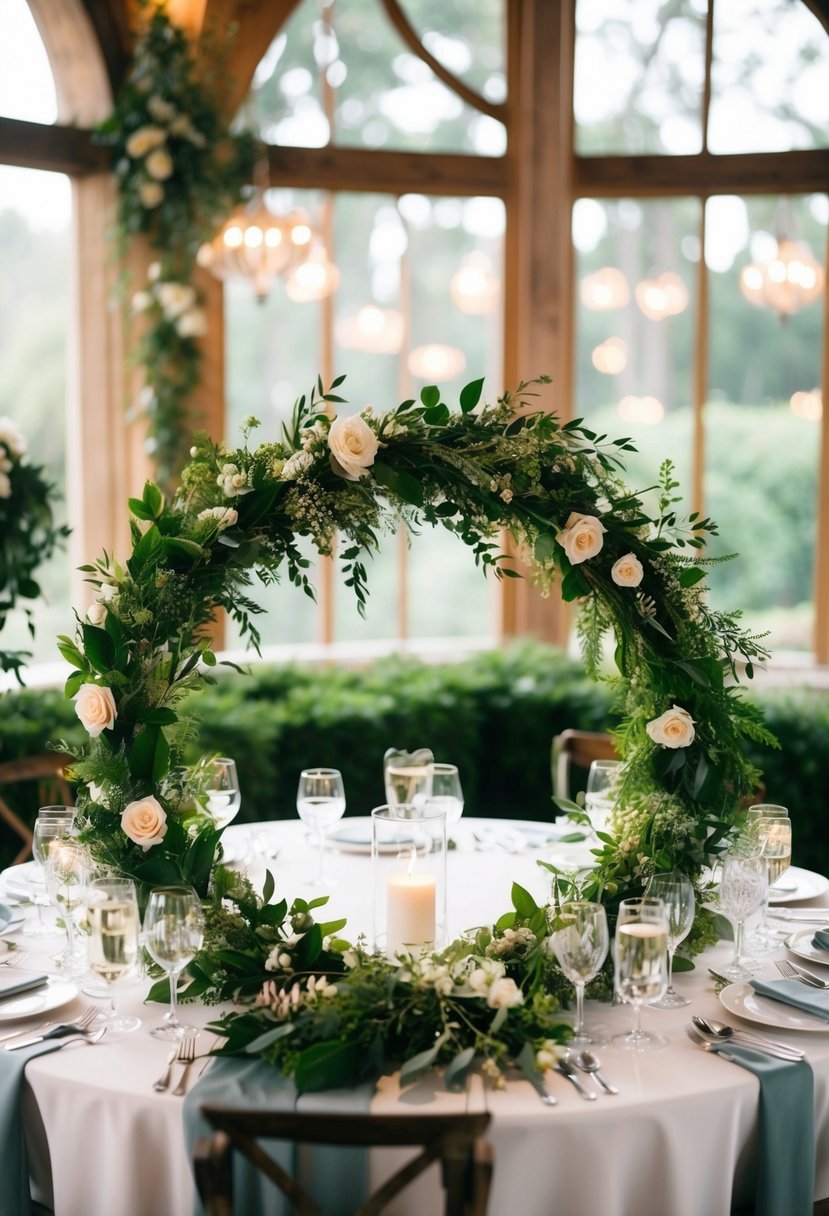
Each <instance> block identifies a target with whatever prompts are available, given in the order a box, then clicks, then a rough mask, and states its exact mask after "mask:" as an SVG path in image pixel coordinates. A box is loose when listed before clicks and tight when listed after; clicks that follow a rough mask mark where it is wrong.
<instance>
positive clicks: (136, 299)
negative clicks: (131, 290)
mask: <svg viewBox="0 0 829 1216" xmlns="http://www.w3.org/2000/svg"><path fill="white" fill-rule="evenodd" d="M152 302H153V298H152V296H151V295H150V293H149V292H148V291H137V292H136V293H135V295H134V296H133V297H132V311H133V312H146V311H147V309H148V308H149V307H150V305H151V304H152Z"/></svg>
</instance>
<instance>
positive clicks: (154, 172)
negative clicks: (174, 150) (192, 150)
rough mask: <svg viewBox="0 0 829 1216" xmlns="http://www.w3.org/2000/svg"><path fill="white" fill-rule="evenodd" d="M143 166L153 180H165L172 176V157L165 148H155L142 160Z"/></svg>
mask: <svg viewBox="0 0 829 1216" xmlns="http://www.w3.org/2000/svg"><path fill="white" fill-rule="evenodd" d="M144 168H145V169H146V170H147V172H148V173H149V175H150V177H151V178H153V180H154V181H157V182H166V180H167V178H168V177H172V176H173V169H174V165H173V158H172V156H171V155H170V153H169V152H168V151H167V149H166V148H156V150H155V151H154V152H151V153H150V155H149V156H148V157H147V159H146V160H145V161H144Z"/></svg>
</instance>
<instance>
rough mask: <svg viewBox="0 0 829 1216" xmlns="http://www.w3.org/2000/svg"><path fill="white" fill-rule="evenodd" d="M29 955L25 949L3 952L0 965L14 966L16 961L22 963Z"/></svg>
mask: <svg viewBox="0 0 829 1216" xmlns="http://www.w3.org/2000/svg"><path fill="white" fill-rule="evenodd" d="M28 957H29V953H28V951H27V950H10V951H9V952H8V954H4V955H3V957H2V958H0V967H16V966H17V964H18V963H23V962H25V961H26V959H27V958H28Z"/></svg>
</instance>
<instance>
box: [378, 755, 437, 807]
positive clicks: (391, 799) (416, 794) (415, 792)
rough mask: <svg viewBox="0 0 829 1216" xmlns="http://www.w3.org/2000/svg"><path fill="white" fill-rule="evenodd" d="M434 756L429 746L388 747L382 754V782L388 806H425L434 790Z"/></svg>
mask: <svg viewBox="0 0 829 1216" xmlns="http://www.w3.org/2000/svg"><path fill="white" fill-rule="evenodd" d="M434 767H435V765H434V756H433V755H432V753H431V752H430V751H429V749H428V748H425V747H422V748H420V749H419V750H418V751H416V752H396V751H394V749H393V748H392V749H389V751H387V752H386V754H385V756H384V757H383V783H384V785H385V787H386V802H387V803H388V805H389V806H422V805H423V803H424V802H425V801H426V800H427V798H429V797H430V795H431V793H432V773H433V771H434Z"/></svg>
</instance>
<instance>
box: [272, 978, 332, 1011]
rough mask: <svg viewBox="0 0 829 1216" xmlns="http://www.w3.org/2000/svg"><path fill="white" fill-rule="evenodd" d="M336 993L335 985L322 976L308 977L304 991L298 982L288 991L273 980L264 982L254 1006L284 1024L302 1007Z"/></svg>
mask: <svg viewBox="0 0 829 1216" xmlns="http://www.w3.org/2000/svg"><path fill="white" fill-rule="evenodd" d="M336 992H337V988H336V985H335V984H329V983H328V981H327V980H326V979H325V977H324V976H313V975H312V976H309V978H308V980H307V981H306V984H305V988H304V989H303V987H302V985H301V984H300V982H299V980H296V981H294V983H293V984H292V985H291V987H290V988H289V989H288V988H280V987H279V985H278V984H277V983H276V982H275V980H266V981H265V983H264V984H263V985H262V988H261V991H260V992H258V993H257V995H256V1000H255V1001H254V1004H255V1005H257V1006H258V1007H259V1008H260V1009H269V1010H270V1012H271V1013H272V1014H273V1015H274V1016H275V1017H276V1019H277V1021H280V1022H286V1021H287V1020H288V1019H289V1018H291V1017H293V1016H294V1015H295V1014H296V1013H297V1011H298V1010H299V1008H300V1007H301V1006H302V1005H314V1004H316V1002H317V1001H318V1000H320V999H322V1000H324V999H325V998H326V997H331V996H335V995H336Z"/></svg>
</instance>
